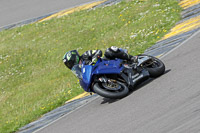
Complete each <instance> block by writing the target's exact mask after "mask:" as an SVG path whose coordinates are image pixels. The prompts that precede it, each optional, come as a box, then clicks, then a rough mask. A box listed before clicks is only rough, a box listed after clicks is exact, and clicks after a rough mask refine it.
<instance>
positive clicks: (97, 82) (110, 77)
mask: <svg viewBox="0 0 200 133" xmlns="http://www.w3.org/2000/svg"><path fill="white" fill-rule="evenodd" d="M77 68H79V69H81V70H80V73H79V82H80V85H81V87H82V88H83V89H84V90H85V91H86V92H94V93H97V94H99V95H100V96H102V97H106V98H111V99H120V98H123V97H125V96H127V95H128V94H129V91H130V90H132V89H134V88H135V87H136V85H137V84H138V83H141V82H142V81H145V80H147V79H148V78H156V77H159V76H160V75H162V74H163V73H164V72H165V65H164V63H163V62H162V61H161V60H160V59H158V58H156V57H153V56H150V55H143V54H142V55H138V56H137V62H136V63H134V62H130V61H126V60H122V59H118V58H116V59H114V60H107V59H103V58H99V59H98V60H97V62H96V63H95V64H90V65H85V64H84V63H83V64H82V66H81V68H80V67H77Z"/></svg>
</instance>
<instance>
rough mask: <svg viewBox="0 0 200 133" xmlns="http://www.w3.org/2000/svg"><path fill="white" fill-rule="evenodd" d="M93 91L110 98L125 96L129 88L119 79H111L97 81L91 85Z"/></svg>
mask: <svg viewBox="0 0 200 133" xmlns="http://www.w3.org/2000/svg"><path fill="white" fill-rule="evenodd" d="M93 90H94V92H96V93H97V94H99V95H100V96H102V97H106V98H111V99H119V98H123V97H125V96H126V95H127V94H128V92H129V89H128V87H127V86H126V85H125V84H124V83H121V82H119V81H115V82H113V81H111V82H106V83H102V82H98V83H95V84H94V86H93Z"/></svg>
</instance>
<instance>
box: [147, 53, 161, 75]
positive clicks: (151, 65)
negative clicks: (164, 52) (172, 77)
mask: <svg viewBox="0 0 200 133" xmlns="http://www.w3.org/2000/svg"><path fill="white" fill-rule="evenodd" d="M146 56H149V57H151V60H149V61H147V62H145V63H144V64H143V65H144V66H145V68H146V69H147V70H148V72H149V74H150V77H153V78H156V77H158V76H160V75H162V74H163V73H164V72H165V65H164V63H163V62H162V61H161V60H160V59H158V58H156V57H153V56H150V55H146Z"/></svg>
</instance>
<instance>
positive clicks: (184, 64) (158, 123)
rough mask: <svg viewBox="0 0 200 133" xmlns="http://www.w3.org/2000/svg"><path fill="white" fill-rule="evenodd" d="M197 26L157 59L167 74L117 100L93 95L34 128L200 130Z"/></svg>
mask: <svg viewBox="0 0 200 133" xmlns="http://www.w3.org/2000/svg"><path fill="white" fill-rule="evenodd" d="M199 42H200V31H198V32H197V33H195V35H193V36H192V37H191V38H190V39H188V40H187V41H185V42H184V43H183V44H182V45H180V46H179V47H177V48H175V49H174V50H173V51H171V52H170V53H169V54H167V55H166V56H164V57H163V58H162V60H163V62H164V63H165V64H166V73H165V74H164V75H163V76H161V77H159V78H157V79H154V80H149V81H148V82H147V83H146V84H144V85H141V86H140V87H139V88H138V89H137V90H136V91H134V92H132V93H131V94H130V95H129V96H127V97H125V98H123V99H121V100H117V101H115V100H109V99H104V98H102V97H98V98H97V99H95V100H94V101H92V102H90V103H89V104H87V105H85V106H84V107H82V108H79V109H78V110H75V111H74V112H72V113H70V114H68V115H66V116H64V117H62V118H61V119H59V120H58V121H56V122H54V123H52V124H50V125H48V126H47V127H45V128H43V129H42V130H39V131H38V132H37V133H55V132H56V133H66V132H69V133H72V132H75V133H131V132H134V133H199V132H200V126H199V125H200V87H199V86H200V82H199V81H200V72H199V67H200V55H199V51H200V46H199Z"/></svg>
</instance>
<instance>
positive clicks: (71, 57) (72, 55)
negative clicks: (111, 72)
mask: <svg viewBox="0 0 200 133" xmlns="http://www.w3.org/2000/svg"><path fill="white" fill-rule="evenodd" d="M104 56H105V58H106V59H115V58H120V59H123V60H128V61H133V62H136V61H137V57H135V56H132V55H129V54H128V52H127V50H126V49H122V48H118V47H116V46H112V47H110V48H107V49H106V51H105V54H104ZM100 57H102V51H101V50H88V51H86V52H85V53H83V54H82V55H81V56H80V55H79V54H78V52H77V50H71V51H68V52H67V53H65V55H64V56H63V62H64V64H65V65H66V66H67V67H68V68H69V69H70V70H72V72H73V73H74V74H75V75H76V76H77V77H78V78H80V79H81V64H82V63H83V62H85V64H87V65H89V64H91V63H95V62H96V61H97V59H98V58H100Z"/></svg>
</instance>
